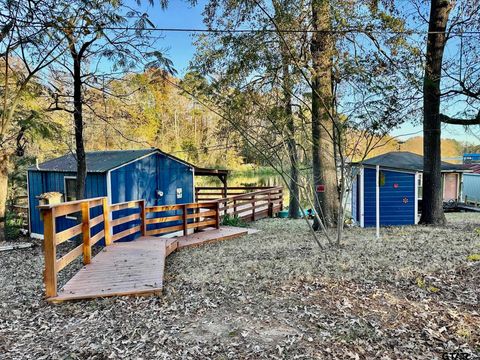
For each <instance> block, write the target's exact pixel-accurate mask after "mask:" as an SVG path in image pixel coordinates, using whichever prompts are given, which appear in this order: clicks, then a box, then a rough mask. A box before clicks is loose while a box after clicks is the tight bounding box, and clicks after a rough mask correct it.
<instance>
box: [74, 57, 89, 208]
mask: <svg viewBox="0 0 480 360" xmlns="http://www.w3.org/2000/svg"><path fill="white" fill-rule="evenodd" d="M72 57H73V107H74V112H73V119H74V123H75V148H76V151H75V153H76V158H77V187H76V189H75V196H76V198H77V200H79V199H83V198H84V197H85V182H86V179H87V163H86V157H85V146H84V143H83V112H82V111H83V109H82V105H83V101H82V77H81V58H80V57H79V56H72Z"/></svg>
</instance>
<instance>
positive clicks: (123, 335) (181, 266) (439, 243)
mask: <svg viewBox="0 0 480 360" xmlns="http://www.w3.org/2000/svg"><path fill="white" fill-rule="evenodd" d="M448 218H449V221H450V222H449V225H448V226H446V227H444V228H427V227H420V226H417V227H402V228H390V229H382V238H381V239H380V240H377V239H375V238H374V231H373V230H365V229H358V228H352V229H347V230H346V236H345V241H344V246H343V247H342V248H341V249H333V248H329V249H327V250H326V251H324V252H323V251H320V250H319V249H318V248H317V247H316V245H315V243H314V242H313V241H312V239H311V235H310V234H309V233H308V228H307V226H306V225H305V223H304V222H303V221H302V220H298V221H290V220H263V221H259V222H257V223H255V224H254V226H255V227H256V228H258V229H260V230H261V232H259V233H257V234H253V235H248V236H246V237H243V238H240V239H235V240H230V241H225V242H222V243H217V244H211V245H207V246H204V247H201V248H193V249H187V250H183V251H180V252H178V253H176V254H173V255H171V256H170V257H169V258H168V260H167V269H166V279H165V282H166V283H165V289H164V294H163V296H161V297H145V298H111V299H101V300H94V301H81V302H75V303H65V304H61V305H49V304H47V303H46V302H45V301H44V300H43V299H42V296H43V286H42V281H41V279H42V275H41V274H42V267H43V258H42V255H41V249H40V248H39V247H36V248H33V249H27V250H15V251H9V252H3V253H0V268H1V276H0V359H24V358H25V359H28V358H31V359H42V358H45V359H86V358H89V359H90V358H91V359H108V358H112V359H117V358H125V359H137V358H143V359H153V358H155V359H156V358H158V359H162V358H166V359H170V358H171V359H182V358H185V359H189V358H192V359H204V358H213V359H229V358H231V359H238V358H246V359H259V358H271V359H281V358H287V359H302V358H304V359H310V358H317V359H330V358H331V359H445V358H448V357H446V356H447V355H445V354H447V353H453V352H455V351H457V352H462V353H463V355H464V356H465V357H464V358H470V359H474V358H476V357H478V356H479V355H480V314H479V313H480V306H479V300H480V261H469V260H468V259H467V257H468V256H469V255H472V254H478V253H480V233H479V231H477V230H476V229H477V228H480V214H451V215H449V217H448ZM473 259H474V258H471V260H473ZM75 266H77V268H78V266H81V265H80V264H79V263H78V262H77V264H76V265H73V266H71V268H70V269H69V270H66V271H62V273H64V274H63V275H62V278H61V281H65V278H66V277H68V276H70V275H71V274H72V273H73V272H75V270H76V269H75ZM451 358H453V357H451ZM457 358H458V357H457Z"/></svg>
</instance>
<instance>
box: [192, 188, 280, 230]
mask: <svg viewBox="0 0 480 360" xmlns="http://www.w3.org/2000/svg"><path fill="white" fill-rule="evenodd" d="M222 190H223V188H220V187H197V188H195V193H196V194H197V197H199V198H200V199H202V201H205V200H208V201H213V202H217V203H218V204H219V211H220V215H221V216H225V215H229V216H232V217H235V216H237V217H239V218H241V219H243V220H246V221H255V220H259V219H262V218H265V217H273V216H274V215H275V214H276V213H278V212H279V211H281V210H283V188H282V187H281V186H275V187H231V188H228V191H227V194H229V195H228V196H226V197H220V198H219V196H218V194H221V193H222Z"/></svg>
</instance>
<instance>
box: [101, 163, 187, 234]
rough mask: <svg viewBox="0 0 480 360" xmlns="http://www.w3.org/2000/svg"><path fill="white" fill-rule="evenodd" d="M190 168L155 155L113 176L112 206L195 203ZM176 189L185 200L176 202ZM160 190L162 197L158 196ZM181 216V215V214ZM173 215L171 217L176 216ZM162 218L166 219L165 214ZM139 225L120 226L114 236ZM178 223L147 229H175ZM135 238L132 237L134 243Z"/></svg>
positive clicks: (120, 169)
mask: <svg viewBox="0 0 480 360" xmlns="http://www.w3.org/2000/svg"><path fill="white" fill-rule="evenodd" d="M190 169H191V168H190V167H189V166H187V165H185V164H183V163H181V162H179V161H177V160H174V159H171V158H169V157H168V156H165V155H163V154H152V155H150V156H147V157H145V158H143V159H139V160H137V161H135V162H133V163H131V164H128V165H125V166H123V167H121V168H119V169H116V170H113V171H112V172H111V175H110V176H111V180H110V181H111V186H112V203H113V204H115V203H120V202H125V201H132V200H141V199H145V200H146V201H147V205H148V206H153V205H170V204H172V205H173V204H185V203H191V202H194V190H193V172H192V171H191V170H190ZM177 189H182V197H181V198H177ZM157 190H160V191H162V192H163V196H159V195H157ZM135 212H138V210H137V209H126V210H122V211H117V212H116V213H115V214H114V219H115V218H117V217H121V216H125V215H130V214H133V213H135ZM179 213H180V212H179ZM175 214H176V212H175V211H173V212H171V213H169V215H175ZM162 215H166V214H165V213H162ZM138 223H139V222H138V221H132V222H130V223H127V224H122V225H118V226H116V227H115V228H114V229H113V232H114V234H116V233H117V232H120V231H123V230H126V229H128V228H129V227H133V226H135V225H137V224H138ZM176 223H177V222H168V223H162V224H154V225H148V229H149V230H150V229H155V228H160V227H166V226H172V225H175V224H176ZM134 237H135V236H134V235H132V236H129V237H128V239H126V240H131V239H133V238H134Z"/></svg>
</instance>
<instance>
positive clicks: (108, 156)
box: [30, 148, 192, 173]
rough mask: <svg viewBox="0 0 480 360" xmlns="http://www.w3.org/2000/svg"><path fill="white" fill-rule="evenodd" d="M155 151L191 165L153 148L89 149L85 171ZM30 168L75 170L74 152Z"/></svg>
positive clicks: (107, 167) (111, 166)
mask: <svg viewBox="0 0 480 360" xmlns="http://www.w3.org/2000/svg"><path fill="white" fill-rule="evenodd" d="M155 152H158V153H161V154H164V155H166V156H168V157H171V158H173V159H175V160H177V161H180V162H182V163H185V164H187V165H189V166H192V165H191V164H189V163H187V162H186V161H183V160H180V159H178V158H176V157H174V156H171V155H169V154H165V153H163V152H162V151H160V150H158V149H154V148H151V149H141V150H109V151H89V152H86V154H85V155H86V161H87V172H94V173H103V172H106V171H108V170H112V169H114V168H117V167H119V166H122V165H125V164H127V163H129V162H131V161H134V160H137V159H139V158H142V157H144V156H147V155H150V154H153V153H155ZM30 170H40V171H59V172H77V161H76V158H75V156H74V154H67V155H64V156H61V157H58V158H56V159H52V160H48V161H45V162H44V163H42V164H40V165H38V168H37V167H36V166H32V167H30Z"/></svg>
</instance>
